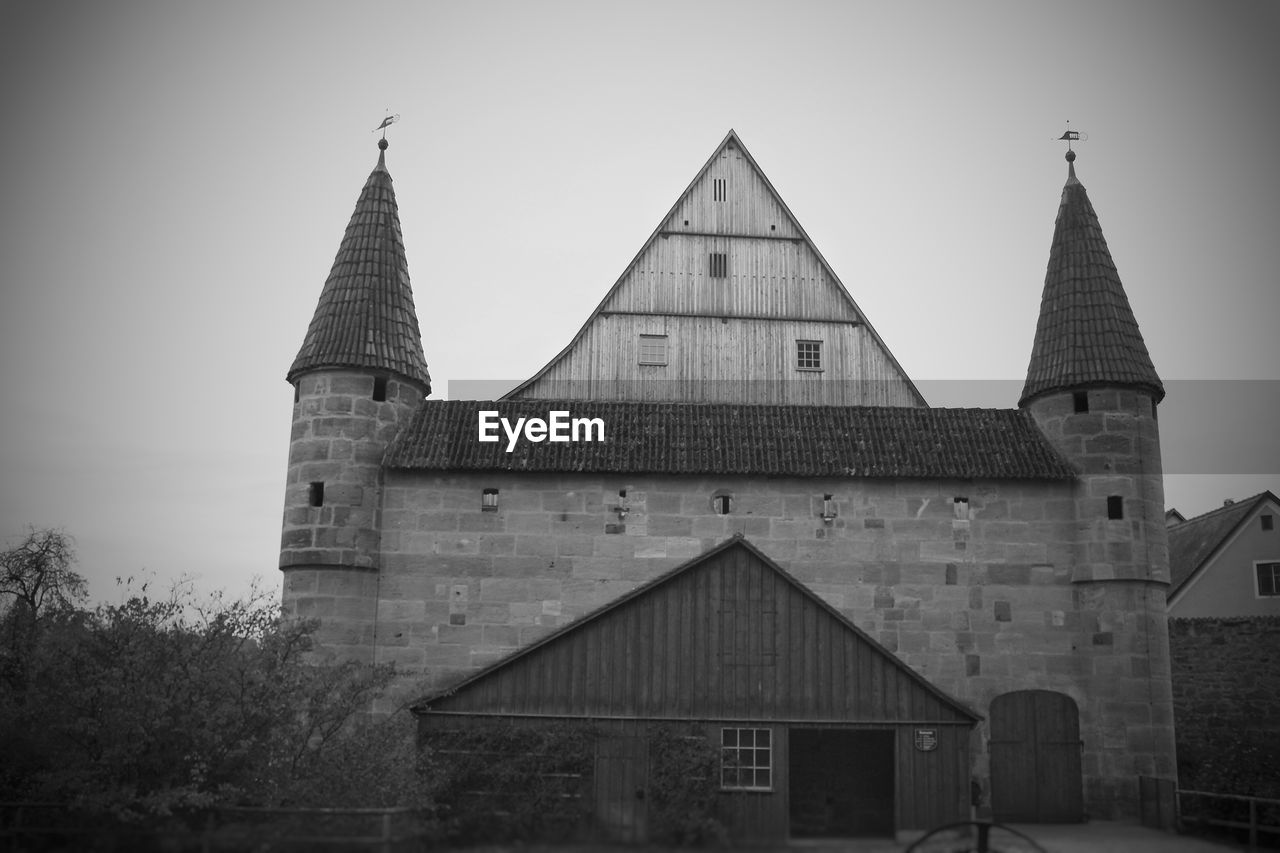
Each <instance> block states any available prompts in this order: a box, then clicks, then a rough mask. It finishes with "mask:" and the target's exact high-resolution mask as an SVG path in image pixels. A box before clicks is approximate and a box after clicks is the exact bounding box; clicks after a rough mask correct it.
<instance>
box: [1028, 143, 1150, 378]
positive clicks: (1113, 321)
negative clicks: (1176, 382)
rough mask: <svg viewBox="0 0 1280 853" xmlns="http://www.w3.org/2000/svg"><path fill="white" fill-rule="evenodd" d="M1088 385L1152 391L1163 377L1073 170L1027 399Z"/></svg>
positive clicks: (1043, 299) (1034, 348)
mask: <svg viewBox="0 0 1280 853" xmlns="http://www.w3.org/2000/svg"><path fill="white" fill-rule="evenodd" d="M1088 385H1128V386H1136V387H1140V388H1146V389H1148V390H1150V391H1152V392H1154V393H1155V395H1156V398H1157V399H1161V398H1163V397H1164V386H1163V385H1162V384H1161V383H1160V377H1159V376H1157V375H1156V370H1155V367H1154V366H1153V365H1152V363H1151V356H1150V355H1149V354H1148V353H1147V346H1146V344H1145V343H1144V342H1143V340H1142V333H1141V332H1140V331H1139V330H1138V322H1137V320H1135V319H1134V317H1133V310H1132V309H1131V308H1130V307H1129V299H1128V297H1126V296H1125V292H1124V287H1123V286H1121V284H1120V275H1119V273H1117V272H1116V265H1115V263H1113V262H1112V260H1111V252H1110V250H1109V249H1107V241H1106V240H1105V239H1104V238H1103V236H1102V228H1101V226H1100V225H1099V224H1098V216H1097V214H1096V213H1094V210H1093V205H1092V204H1090V203H1089V196H1088V195H1087V194H1086V193H1085V189H1084V185H1083V184H1081V183H1080V182H1079V181H1078V180H1076V175H1075V167H1074V164H1073V165H1072V166H1071V167H1070V171H1069V177H1068V178H1067V183H1066V186H1065V187H1063V189H1062V204H1061V205H1060V206H1059V208H1058V219H1057V222H1056V223H1055V225H1054V229H1053V244H1052V246H1051V248H1050V249H1049V267H1048V271H1047V272H1046V273H1045V278H1044V294H1043V296H1042V297H1041V301H1040V319H1039V321H1038V322H1037V324H1036V337H1035V343H1034V344H1033V345H1032V348H1031V364H1030V366H1029V367H1028V368H1027V382H1026V385H1025V386H1024V387H1023V389H1022V403H1025V402H1027V401H1028V400H1030V399H1031V398H1032V397H1035V396H1037V395H1039V394H1042V393H1045V392H1047V391H1058V390H1065V389H1068V388H1077V387H1080V386H1088Z"/></svg>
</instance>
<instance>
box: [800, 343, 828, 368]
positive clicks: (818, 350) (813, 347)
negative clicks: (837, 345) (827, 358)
mask: <svg viewBox="0 0 1280 853" xmlns="http://www.w3.org/2000/svg"><path fill="white" fill-rule="evenodd" d="M796 369H797V370H821V369H822V341H796Z"/></svg>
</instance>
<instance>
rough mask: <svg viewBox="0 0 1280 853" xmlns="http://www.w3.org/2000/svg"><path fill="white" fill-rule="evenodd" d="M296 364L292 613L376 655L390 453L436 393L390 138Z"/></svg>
mask: <svg viewBox="0 0 1280 853" xmlns="http://www.w3.org/2000/svg"><path fill="white" fill-rule="evenodd" d="M378 146H379V148H380V149H381V151H380V153H379V155H378V164H377V166H376V167H375V168H374V170H373V172H372V174H370V175H369V179H368V181H367V182H366V183H365V186H364V189H363V190H362V191H361V193H360V197H359V199H358V200H357V202H356V207H355V212H354V213H353V214H352V216H351V221H350V223H348V225H347V230H346V233H345V234H344V236H343V239H342V244H341V246H340V247H339V249H338V254H337V257H336V258H335V260H334V263H333V269H332V270H331V272H330V273H329V277H328V279H327V280H326V281H325V284H324V288H323V290H322V291H321V293H320V300H319V302H318V304H317V305H316V310H315V314H314V316H313V317H312V320H311V325H310V327H309V328H308V329H307V335H306V338H305V339H304V341H303V343H302V348H301V349H300V350H299V352H298V357H297V358H296V359H294V362H293V366H292V367H291V368H290V369H289V373H288V375H287V377H286V378H287V380H288V381H289V382H290V383H291V384H292V385H293V387H294V398H293V400H294V401H293V431H292V434H291V436H290V439H289V472H288V480H287V483H286V487H285V505H284V526H283V533H282V536H281V541H280V569H281V571H282V572H283V573H284V606H285V611H286V613H288V614H290V615H293V616H298V617H306V618H311V617H315V618H319V619H320V623H321V624H320V630H319V632H318V633H317V637H316V639H317V641H318V644H319V646H320V649H321V651H327V652H330V653H332V654H335V655H337V656H339V657H342V658H351V659H357V660H368V661H372V660H373V657H374V645H375V630H376V624H377V603H378V569H379V566H380V559H379V558H380V551H381V533H380V531H381V513H382V457H383V454H384V453H385V452H386V449H387V446H388V445H389V444H390V443H391V441H392V440H393V439H394V438H395V436H396V434H397V433H398V431H399V430H400V429H401V427H403V426H404V425H405V424H407V423H408V421H409V419H410V418H411V417H412V415H413V413H414V412H415V411H416V410H417V408H418V406H419V405H420V404H421V402H422V400H423V399H424V398H425V397H426V395H428V394H430V393H431V377H430V374H429V373H428V371H427V365H426V360H425V358H424V356H423V351H422V337H421V333H420V332H419V329H418V318H417V313H416V311H415V310H414V304H413V291H412V289H411V286H410V282H409V273H408V265H407V263H406V260H405V251H404V238H403V236H402V234H401V230H400V217H399V212H398V210H397V207H396V199H395V192H394V190H393V188H392V184H391V175H390V174H389V173H388V172H387V168H386V162H385V152H386V148H387V142H386V140H385V139H383V140H380V141H379V143H378Z"/></svg>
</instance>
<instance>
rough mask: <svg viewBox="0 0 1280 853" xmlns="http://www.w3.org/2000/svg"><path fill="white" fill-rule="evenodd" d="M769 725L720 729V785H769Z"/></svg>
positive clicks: (756, 788) (740, 787)
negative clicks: (764, 727) (754, 727)
mask: <svg viewBox="0 0 1280 853" xmlns="http://www.w3.org/2000/svg"><path fill="white" fill-rule="evenodd" d="M771 735H772V732H770V730H769V729H721V730H720V787H721V788H725V789H732V790H751V791H768V790H772V789H773V738H772V737H771Z"/></svg>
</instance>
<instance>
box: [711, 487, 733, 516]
mask: <svg viewBox="0 0 1280 853" xmlns="http://www.w3.org/2000/svg"><path fill="white" fill-rule="evenodd" d="M711 508H712V509H713V510H715V513H716V515H728V514H729V513H730V512H732V511H733V495H731V494H729V493H728V492H725V491H720V492H716V493H715V494H714V495H712V496H711Z"/></svg>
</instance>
